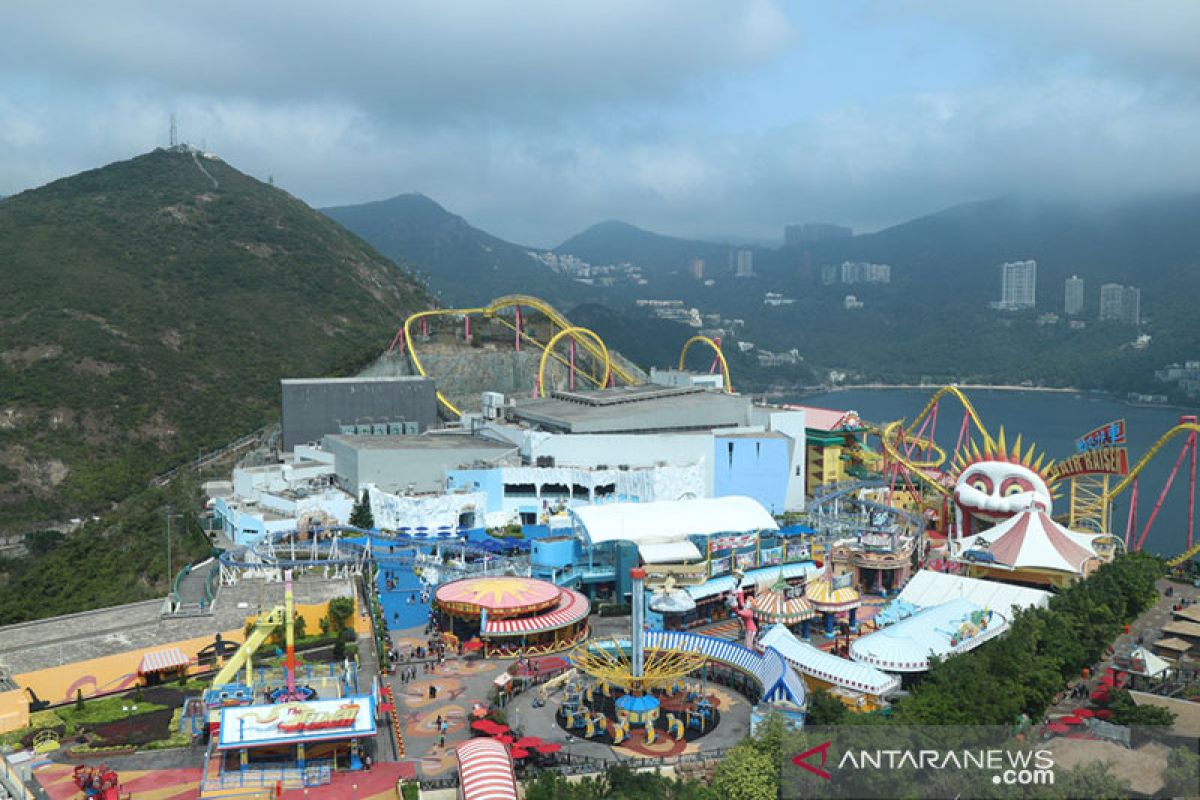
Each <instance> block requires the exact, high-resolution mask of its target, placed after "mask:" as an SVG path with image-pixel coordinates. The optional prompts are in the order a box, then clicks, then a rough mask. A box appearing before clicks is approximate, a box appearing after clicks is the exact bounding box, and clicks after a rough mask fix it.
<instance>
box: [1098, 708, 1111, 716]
mask: <svg viewBox="0 0 1200 800" xmlns="http://www.w3.org/2000/svg"><path fill="white" fill-rule="evenodd" d="M1111 718H1112V710H1111V709H1108V708H1102V709H1100V710H1099V711H1097V712H1096V719H1111Z"/></svg>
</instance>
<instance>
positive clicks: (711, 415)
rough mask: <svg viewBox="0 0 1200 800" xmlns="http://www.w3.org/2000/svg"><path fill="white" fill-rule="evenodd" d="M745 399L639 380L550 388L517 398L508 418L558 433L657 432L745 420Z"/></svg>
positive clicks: (747, 411)
mask: <svg viewBox="0 0 1200 800" xmlns="http://www.w3.org/2000/svg"><path fill="white" fill-rule="evenodd" d="M750 409H751V402H750V398H749V397H746V396H742V395H731V394H723V393H720V392H711V391H705V390H704V389H702V388H699V387H690V386H658V385H655V384H641V385H639V386H623V387H620V388H616V389H596V390H592V391H579V392H551V394H550V396H549V397H547V398H544V399H540V400H518V401H517V402H516V404H515V405H513V406H511V407H509V408H508V409H507V411H508V417H509V419H510V420H512V421H515V422H519V423H523V424H526V425H529V426H531V427H535V428H540V429H542V430H546V431H555V432H559V433H651V432H654V433H660V432H667V431H689V430H693V431H699V430H711V429H713V428H727V427H728V428H732V427H737V426H740V425H746V424H749V423H750V415H751V411H750Z"/></svg>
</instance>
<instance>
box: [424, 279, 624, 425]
mask: <svg viewBox="0 0 1200 800" xmlns="http://www.w3.org/2000/svg"><path fill="white" fill-rule="evenodd" d="M517 306H520V307H522V308H530V309H532V310H534V311H536V312H538V313H540V314H542V316H544V317H546V319H548V320H550V322H552V323H553V324H554V325H557V326H558V327H559V328H560V329H566V328H570V327H572V325H571V322H570V320H568V319H567V318H566V317H564V316H563V315H562V314H560V313H559V312H558V309H556V308H554V306H552V305H550V304H549V303H547V302H545V301H544V300H540V299H538V298H536V297H532V296H530V295H524V294H511V295H505V296H504V297H498V298H496V299H495V300H493V301H492V302H491V303H490V304H488V305H486V306H480V307H478V308H435V309H430V310H428V311H418V312H417V313H416V314H410V315H409V317H408V318H407V319H405V320H404V347H405V349H406V350H407V352H408V357H409V359H411V361H412V365H413V369H415V370H416V371H417V374H418V375H420V376H422V377H429V375H428V373H427V372H426V371H425V366H424V365H423V364H422V363H421V357H420V356H419V355H418V354H417V349H416V347H414V346H413V335H412V326H413V323H415V322H419V321H420V320H422V319H425V318H429V317H446V316H458V317H461V316H472V315H482V316H484V317H485V318H488V319H493V318H494V319H496V320H497V321H498V322H501V323H502V324H505V325H508V327H510V328H513V329H515V328H516V326H515V325H512V324H511V323H509V322H508V321H507V320H504V319H502V318H500V317H499V316H497V315H498V314H499V312H500V311H502V310H504V309H507V308H515V307H517ZM520 335H521V339H522V341H527V342H529V343H531V344H533V345H534V346H536V347H538V348H540V349H541V350H542V352H543V353H545V352H546V349H547V348H546V347H545V345H543V344H542V343H541V342H539V341H537V340H536V339H534V338H533V337H531V336H529V335H528V334H526V333H525V332H524V331H522V332H521V334H520ZM597 338H598V337H597ZM578 341H579V343H580V344H581V345H582V346H583V348H584V350H586V351H587V352H588V353H589V354H590V355H591V356H592V357H593V358H597V359H600V360H602V361H606V362H608V363H609V365H610V368H611V371H612V375H614V376H616V378H617V379H619V380H621V381H622V382H623V383H626V384H631V385H632V384H636V383H640V382H641V381H640V380H639V379H638V377H637V376H636V375H634V374H633V373H631V372H629V370H627V369H625V368H624V367H622V366H621V365H620V364H613V363H611V361H610V360H609V359H608V351H607V348H603V343H601V347H597V346H596V345H595V343H593V342H591V341H588V340H587V339H582V338H581V339H580V340H578ZM554 358H555V359H556V360H558V361H560V362H561V363H566V361H565V360H564V359H563V358H562V357H561V356H558V355H555V356H554ZM585 374H586V373H585ZM589 377H591V376H589ZM437 399H438V402H440V403H441V404H442V407H443V408H445V409H446V410H447V411H448V412H450V413H451V414H453V415H454V416H456V417H461V416H462V411H460V410H459V409H458V407H457V406H455V405H454V404H453V403H451V402H450V400H449V399H448V398H447V397H446V396H445V395H444V394H442V392H441V391H438V392H437Z"/></svg>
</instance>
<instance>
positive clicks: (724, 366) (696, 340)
mask: <svg viewBox="0 0 1200 800" xmlns="http://www.w3.org/2000/svg"><path fill="white" fill-rule="evenodd" d="M694 344H706V345H708V346H709V347H711V348H712V351H713V353H715V354H716V358H717V360H716V361H715V362H713V366H714V367H715V366H716V365H717V364H720V365H721V375H722V376H723V377H724V378H725V391H726V392H728V393H729V394H733V381H732V380H731V379H730V377H729V362H728V361H726V360H725V353H724V352H722V350H721V343H720V342H719V341H716V340H713V339H710V338H708V337H707V336H693V337H692V338H690V339H688V340H687V341H686V342H684V343H683V349H682V350H680V351H679V369H681V370H682V369H683V361H684V359H685V358H687V354H688V350H689V349H691V346H692V345H694Z"/></svg>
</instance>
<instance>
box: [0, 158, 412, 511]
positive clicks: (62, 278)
mask: <svg viewBox="0 0 1200 800" xmlns="http://www.w3.org/2000/svg"><path fill="white" fill-rule="evenodd" d="M0 281H2V284H3V287H4V289H3V291H0V529H7V530H19V529H21V528H25V529H29V528H32V527H36V526H37V525H39V524H41V523H45V522H47V521H55V520H62V519H64V518H67V517H70V516H73V515H77V514H79V515H82V514H84V513H89V512H92V511H96V510H99V509H101V508H105V507H107V506H108V505H109V504H110V503H111V502H114V501H117V500H119V499H122V498H124V497H127V496H129V495H130V494H131V493H132V492H134V491H136V490H137V489H139V488H141V487H143V486H145V484H146V481H147V479H148V478H149V477H150V476H152V475H153V474H155V473H157V472H159V471H162V470H165V469H167V468H169V467H170V466H172V465H174V464H176V463H179V462H180V461H183V460H185V459H187V458H189V457H194V456H195V454H196V451H197V449H198V448H203V447H210V446H215V445H219V444H220V443H223V442H225V441H228V440H230V439H233V438H235V437H237V436H239V435H241V434H244V433H246V432H248V431H251V430H253V429H255V428H257V427H259V426H262V425H264V424H266V423H268V422H270V421H272V420H273V419H274V418H275V416H276V414H277V404H278V397H279V385H278V381H279V379H280V378H282V377H286V376H300V375H328V374H334V373H345V372H347V371H351V370H353V369H354V368H357V367H359V366H361V365H363V364H365V363H366V362H367V361H368V360H369V359H370V358H371V357H372V356H373V355H374V354H376V353H378V352H379V351H380V350H381V349H383V347H385V346H386V344H387V342H388V340H389V338H390V337H391V335H392V334H393V333H394V332H395V330H396V328H397V327H398V325H399V324H400V322H401V321H402V320H403V318H404V317H405V316H406V315H407V314H408V313H409V312H411V311H413V310H415V309H417V308H420V307H424V306H426V305H428V303H429V298H428V295H427V293H426V291H425V289H424V288H423V287H421V286H420V285H418V284H417V283H416V282H415V281H414V280H413V279H412V277H411V276H410V274H409V272H408V271H407V270H405V269H402V268H399V267H397V266H396V265H395V264H394V263H392V262H390V261H389V260H387V259H386V258H384V257H383V256H381V255H380V254H379V253H378V252H376V251H375V250H374V249H373V248H371V246H370V245H368V244H366V243H365V242H363V241H362V240H361V239H359V238H357V237H356V236H355V235H353V234H351V233H349V232H348V231H346V230H344V229H343V228H341V227H340V226H339V225H337V224H336V223H335V222H333V221H332V220H330V219H329V218H328V217H326V216H325V215H323V214H320V213H318V212H316V211H314V210H313V209H311V208H309V207H308V206H307V205H305V204H304V203H302V202H301V201H299V200H297V199H296V198H294V197H292V196H290V195H288V194H287V193H286V192H283V191H280V190H279V189H276V188H274V187H272V186H269V185H267V184H264V183H261V182H259V181H257V180H255V179H253V178H250V177H248V176H247V175H244V174H242V173H241V172H238V171H237V170H236V169H234V168H233V167H231V166H229V165H228V164H226V163H224V162H223V161H221V160H219V159H216V158H213V157H211V156H205V155H204V154H200V153H196V152H193V151H190V150H188V149H186V148H179V149H175V150H171V151H167V150H156V151H154V152H152V153H148V154H146V155H142V156H139V157H137V158H134V159H131V160H129V161H124V162H119V163H115V164H110V165H108V166H106V167H103V168H100V169H95V170H91V171H88V172H84V173H81V174H79V175H75V176H73V177H70V178H65V179H63V180H59V181H55V182H54V183H51V184H49V185H47V186H43V187H41V188H38V189H33V190H30V191H27V192H23V193H21V194H19V195H15V196H12V197H9V198H7V199H6V200H4V201H3V202H0Z"/></svg>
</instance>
